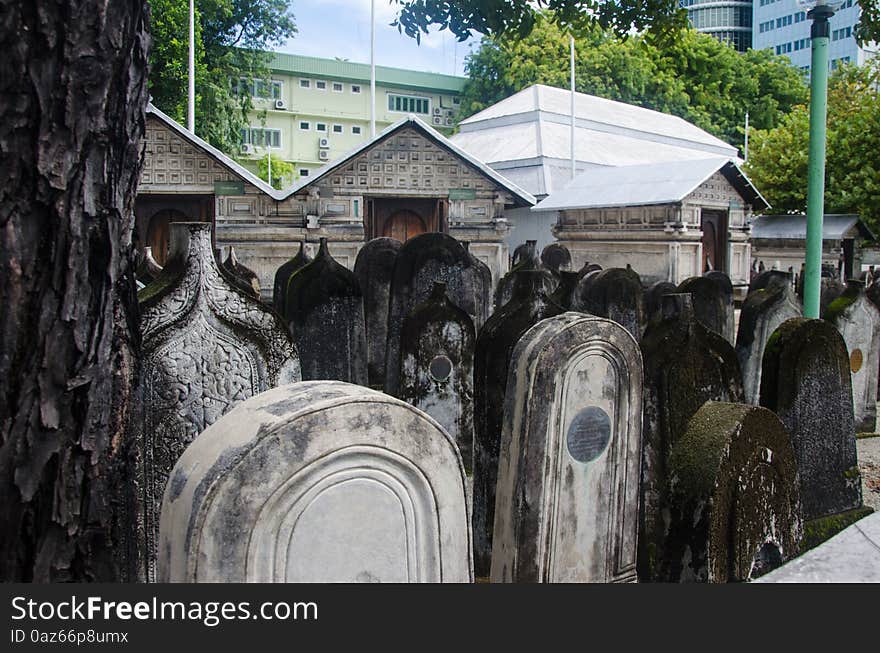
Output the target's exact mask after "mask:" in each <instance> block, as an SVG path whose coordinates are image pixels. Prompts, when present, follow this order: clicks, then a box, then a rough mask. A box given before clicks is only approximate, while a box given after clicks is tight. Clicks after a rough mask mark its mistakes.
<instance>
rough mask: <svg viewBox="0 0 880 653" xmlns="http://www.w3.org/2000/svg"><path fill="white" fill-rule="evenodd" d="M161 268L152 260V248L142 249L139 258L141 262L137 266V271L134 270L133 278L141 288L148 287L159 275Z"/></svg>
mask: <svg viewBox="0 0 880 653" xmlns="http://www.w3.org/2000/svg"><path fill="white" fill-rule="evenodd" d="M161 272H162V266H161V265H159V264H158V263H157V262H156V259H155V258H153V248H152V247H149V246H147V247H144V254H143V256H142V258H141V262H140V263H139V264H138V267H137V270H135V273H134V276H135V279H137V280H138V281H139V282H140V283H141V285H142V286H149V285H150V284H151V283H153V281H155V279H156V278H157V277H158V276H159V274H161Z"/></svg>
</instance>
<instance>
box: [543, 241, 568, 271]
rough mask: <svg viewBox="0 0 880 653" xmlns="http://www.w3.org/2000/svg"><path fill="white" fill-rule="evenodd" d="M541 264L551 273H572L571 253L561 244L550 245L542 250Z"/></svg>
mask: <svg viewBox="0 0 880 653" xmlns="http://www.w3.org/2000/svg"><path fill="white" fill-rule="evenodd" d="M541 263H542V264H543V265H544V267H545V268H547V269H548V270H550V271H551V272H556V273H559V272H570V271H571V252H570V251H568V247H566V246H565V245H563V244H561V243H550V244H549V245H547V246H546V247H545V248H544V249H543V250H541Z"/></svg>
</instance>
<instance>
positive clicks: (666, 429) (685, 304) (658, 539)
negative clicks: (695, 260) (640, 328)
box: [639, 294, 743, 581]
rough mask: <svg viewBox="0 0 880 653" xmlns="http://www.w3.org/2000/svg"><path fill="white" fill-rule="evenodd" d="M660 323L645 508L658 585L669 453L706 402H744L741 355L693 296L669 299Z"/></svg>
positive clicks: (652, 364) (652, 359)
mask: <svg viewBox="0 0 880 653" xmlns="http://www.w3.org/2000/svg"><path fill="white" fill-rule="evenodd" d="M662 301H663V305H662V308H661V310H660V313H659V314H658V316H657V319H655V321H653V322H652V323H651V324H650V325H649V326H648V329H647V330H646V331H645V337H644V338H643V339H642V343H641V348H642V357H643V359H644V363H645V390H644V397H645V401H644V425H643V434H644V435H643V438H642V442H643V445H642V448H643V453H642V472H641V473H642V504H641V510H640V534H639V578H640V579H641V580H643V581H650V580H656V579H657V578H656V573H657V569H656V552H657V550H658V549H659V548H660V547H661V546H662V543H663V537H664V531H665V524H664V522H663V519H662V514H663V510H664V508H665V507H666V506H667V505H668V497H667V496H666V494H665V492H666V488H667V483H668V480H669V478H668V475H669V469H668V460H669V453H670V451H671V450H672V447H673V446H674V445H675V443H676V442H677V441H678V440H679V439H680V438H681V436H682V435H684V432H685V430H686V429H687V424H688V421H689V420H690V418H691V417H693V415H694V413H696V412H697V410H699V408H700V406H702V405H703V404H704V403H705V402H706V401H727V402H742V400H743V388H742V376H741V374H740V370H739V361H738V360H737V358H736V352H735V351H734V350H733V347H732V346H731V345H730V343H728V342H727V341H726V340H725V339H724V338H722V337H721V335H720V334H718V333H716V332H714V331H710V330H709V329H707V328H706V327H705V326H703V324H702V323H700V322H699V321H698V320H697V319H696V316H695V315H694V313H695V311H694V309H693V305H692V296H691V295H689V294H675V295H666V296H664V297H663V300H662Z"/></svg>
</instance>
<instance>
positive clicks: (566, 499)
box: [491, 312, 642, 583]
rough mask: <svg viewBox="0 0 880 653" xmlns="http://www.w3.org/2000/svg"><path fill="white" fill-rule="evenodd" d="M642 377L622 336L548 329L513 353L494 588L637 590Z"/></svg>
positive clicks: (593, 323) (613, 329)
mask: <svg viewBox="0 0 880 653" xmlns="http://www.w3.org/2000/svg"><path fill="white" fill-rule="evenodd" d="M641 388H642V365H641V355H640V354H639V348H638V345H637V344H636V342H635V340H634V339H633V338H632V336H631V335H630V334H629V333H628V332H627V331H626V330H625V329H624V328H623V327H622V326H620V325H619V324H617V323H615V322H612V321H610V320H607V319H601V318H595V317H591V316H586V315H582V314H579V313H572V312H569V313H563V314H562V315H559V316H556V317H553V318H550V319H546V320H544V321H542V322H540V323H539V324H537V325H536V326H534V327H533V328H531V329H530V330H529V331H527V332H526V334H525V335H524V336H523V337H522V338H521V339H520V341H519V343H518V344H517V346H516V349H515V350H514V352H513V356H512V360H511V371H510V381H509V389H508V396H507V400H506V404H505V416H504V435H503V437H502V441H501V460H500V464H499V469H498V489H497V499H496V504H495V506H496V507H495V529H494V545H493V548H492V576H491V577H492V581H493V582H551V583H552V582H612V581H634V580H635V579H636V550H637V528H638V526H637V515H638V505H639V473H638V470H639V464H640V451H641V428H640V427H641V419H640V417H641V403H642V402H641Z"/></svg>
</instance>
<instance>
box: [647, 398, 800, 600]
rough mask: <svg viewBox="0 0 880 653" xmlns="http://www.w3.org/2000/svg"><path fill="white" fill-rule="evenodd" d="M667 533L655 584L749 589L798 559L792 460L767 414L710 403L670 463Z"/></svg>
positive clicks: (785, 437)
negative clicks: (725, 585)
mask: <svg viewBox="0 0 880 653" xmlns="http://www.w3.org/2000/svg"><path fill="white" fill-rule="evenodd" d="M669 469H670V480H669V490H668V492H669V505H668V507H667V511H668V515H669V517H668V519H669V527H668V528H669V530H668V535H667V537H666V539H665V542H664V544H663V547H662V549H661V550H659V551H658V552H657V557H658V568H659V569H658V574H657V578H658V580H661V581H665V582H702V583H705V582H709V583H727V582H740V581H747V580H751V579H754V578H757V577H758V576H761V575H763V574H765V573H767V572H768V571H771V570H773V569H774V568H776V567H778V566H780V565H781V564H782V563H783V562H785V561H786V560H789V559H791V558H793V557H795V556H796V555H797V554H798V553H799V547H800V542H801V538H802V536H803V519H802V517H801V511H800V497H799V488H798V481H797V474H798V467H797V459H796V457H795V455H794V451H793V449H792V445H791V440H790V438H789V434H788V431H787V430H786V428H785V426H784V425H783V424H782V423H781V422H780V420H779V418H778V417H776V415H774V414H773V413H772V412H771V411H769V410H766V409H764V408H760V407H758V406H749V405H747V404H731V403H724V402H714V401H710V402H707V403H705V404H703V406H702V408H700V410H698V411H697V413H696V414H695V415H694V416H693V418H691V420H690V422H689V424H688V428H687V431H686V432H685V433H684V434H683V435H682V437H681V438H680V439H679V440H678V442H677V443H676V444H675V445H674V446H673V448H672V451H671V453H670V456H669Z"/></svg>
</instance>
